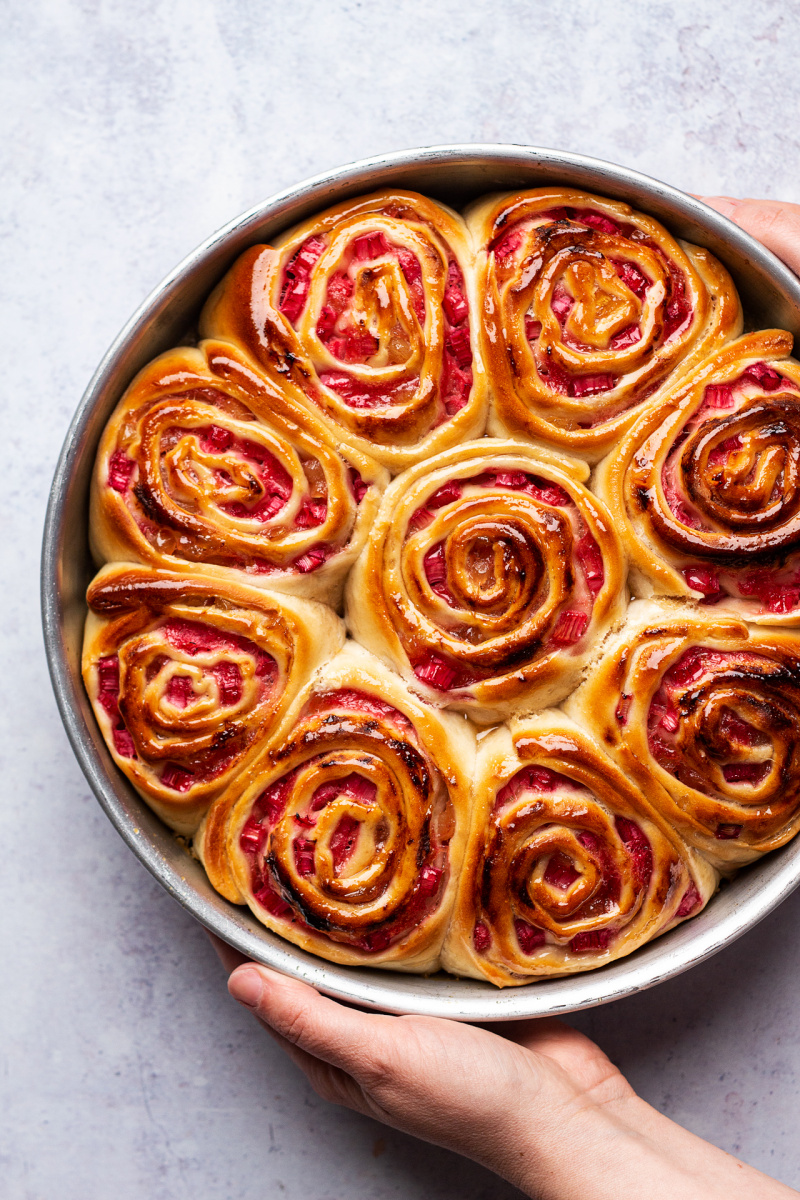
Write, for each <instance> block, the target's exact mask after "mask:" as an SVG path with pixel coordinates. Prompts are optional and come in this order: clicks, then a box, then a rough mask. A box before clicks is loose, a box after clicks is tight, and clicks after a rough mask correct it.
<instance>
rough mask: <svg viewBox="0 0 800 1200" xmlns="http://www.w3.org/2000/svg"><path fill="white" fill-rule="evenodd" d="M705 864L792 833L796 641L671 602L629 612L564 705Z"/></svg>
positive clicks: (769, 845) (798, 718)
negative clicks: (643, 792)
mask: <svg viewBox="0 0 800 1200" xmlns="http://www.w3.org/2000/svg"><path fill="white" fill-rule="evenodd" d="M564 707H565V709H566V711H568V712H569V713H570V715H571V716H573V717H574V719H575V720H576V721H579V722H580V723H581V725H583V726H584V727H585V728H588V729H590V730H592V731H593V732H594V734H595V736H596V737H597V738H598V740H600V741H601V742H602V744H603V745H604V746H605V748H606V749H607V750H608V752H609V753H611V754H613V755H614V757H615V758H616V759H617V761H618V762H619V763H620V765H621V766H622V768H623V769H624V770H625V772H626V773H627V774H628V775H629V776H630V778H632V779H634V780H636V781H638V783H639V785H640V786H641V787H642V789H643V790H645V791H646V792H647V795H648V797H649V799H650V801H651V803H652V804H653V805H654V806H655V807H657V808H658V810H659V812H661V813H663V815H664V816H665V817H666V819H667V820H668V821H669V822H670V823H671V824H673V825H674V826H676V827H677V829H678V830H679V831H680V832H681V833H682V834H683V836H684V837H685V838H686V839H687V840H689V841H690V842H692V844H693V845H695V846H696V847H697V848H698V849H699V850H700V851H701V853H702V854H704V855H705V856H706V857H707V858H708V859H709V861H711V862H713V863H714V864H716V865H717V866H719V867H721V868H723V869H727V870H729V869H730V868H732V867H736V866H740V865H742V864H744V863H747V862H751V861H752V860H753V859H755V858H758V857H759V856H760V855H762V854H764V853H766V852H767V851H769V850H774V849H776V848H777V847H778V846H782V845H783V844H784V843H785V842H787V841H789V839H790V838H792V837H794V835H795V834H796V833H797V832H798V830H800V639H798V637H797V634H795V633H793V632H792V631H786V632H785V633H783V632H781V631H779V630H774V629H770V630H767V629H762V628H758V627H752V626H751V627H748V626H747V625H745V624H744V623H743V622H742V621H737V620H736V619H734V618H731V617H728V618H724V617H721V616H719V615H718V614H717V613H715V612H713V611H708V610H705V611H704V610H702V609H699V608H695V607H693V606H691V605H689V604H686V603H680V602H678V601H661V602H658V603H657V602H656V601H643V600H642V601H636V602H635V603H634V604H632V605H631V607H630V609H629V613H628V619H627V621H626V623H625V625H624V626H623V627H622V629H621V630H620V631H619V632H618V633H617V634H615V635H612V637H611V638H610V639H609V641H608V642H607V643H606V645H605V647H604V650H603V655H602V657H601V659H600V660H599V661H598V662H597V663H596V664H595V665H594V667H593V668H592V669H591V671H590V672H589V675H588V677H587V679H586V682H585V683H584V684H582V686H581V687H580V688H579V689H578V690H577V692H575V693H574V694H573V695H572V696H571V697H570V698H569V700H568V701H567V702H566V704H565V705H564Z"/></svg>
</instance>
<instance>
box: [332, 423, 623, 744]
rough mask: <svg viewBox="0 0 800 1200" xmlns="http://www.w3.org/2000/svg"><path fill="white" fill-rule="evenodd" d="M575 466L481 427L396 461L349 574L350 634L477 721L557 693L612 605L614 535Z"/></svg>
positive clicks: (616, 588)
mask: <svg viewBox="0 0 800 1200" xmlns="http://www.w3.org/2000/svg"><path fill="white" fill-rule="evenodd" d="M585 474H586V466H585V464H584V463H582V462H576V461H574V460H570V459H568V458H566V457H565V456H564V455H558V454H554V453H552V452H550V453H548V452H546V451H543V450H540V449H537V448H535V447H532V446H530V445H529V444H528V443H524V442H515V441H512V440H510V439H506V440H500V439H494V438H483V439H480V440H478V441H475V442H468V443H465V444H464V445H462V446H459V447H457V448H456V449H453V450H448V451H445V452H444V453H442V454H439V455H437V456H436V457H435V458H433V459H431V460H430V461H429V462H427V463H421V464H420V465H419V466H417V467H412V468H411V469H410V470H409V471H406V472H405V473H404V474H403V475H402V476H400V477H398V478H397V479H395V480H394V481H393V482H392V484H391V485H390V486H389V488H388V490H387V492H386V494H385V496H384V499H383V502H382V504H381V508H380V512H379V515H378V518H377V520H376V522H375V525H374V526H373V529H372V531H371V533H370V536H369V539H368V541H367V544H366V546H365V548H364V551H363V553H362V555H361V557H360V558H359V560H358V562H357V563H356V565H355V567H354V568H353V570H352V571H351V573H350V576H349V578H348V582H347V589H346V609H347V621H348V627H349V629H350V632H351V633H352V634H353V636H354V637H355V638H356V639H357V640H358V641H360V642H361V643H362V644H363V645H366V646H368V647H369V648H370V649H371V650H372V651H373V652H374V653H376V654H378V655H380V656H381V657H383V658H385V659H386V660H387V661H389V662H391V663H392V664H393V665H394V666H395V667H396V669H397V670H399V671H400V672H401V674H402V675H403V676H404V678H405V679H406V680H407V681H408V682H409V684H410V686H412V687H413V688H414V690H415V691H418V692H419V693H420V694H421V695H423V696H425V697H426V698H427V699H428V700H430V701H431V702H432V703H437V704H441V705H447V706H448V707H454V708H458V709H461V710H463V711H464V712H467V713H469V715H470V716H471V717H473V718H474V719H475V720H477V721H479V722H482V723H486V722H491V721H494V720H501V719H503V718H504V717H506V716H509V715H511V714H512V713H515V712H521V711H530V709H531V708H533V707H534V706H540V705H542V704H546V703H554V702H557V701H558V700H561V699H563V697H564V696H565V695H566V694H567V692H569V690H570V689H571V688H572V687H574V686H575V684H576V682H577V680H578V678H579V675H580V672H581V669H582V667H583V666H584V665H585V663H586V662H587V660H588V658H589V656H590V654H591V653H592V650H593V647H594V646H595V645H596V644H597V642H598V640H599V639H601V638H602V636H603V634H604V633H605V631H606V630H607V629H608V627H609V625H610V623H611V622H612V621H613V620H615V619H617V618H618V617H619V616H620V615H621V612H622V611H623V609H624V603H625V598H624V595H623V590H622V585H623V580H624V563H623V558H622V554H621V551H620V547H619V543H618V541H617V538H616V535H615V533H614V531H613V528H612V525H611V521H610V520H609V518H608V514H607V513H606V511H605V507H604V506H603V505H602V504H601V503H600V502H599V501H598V500H597V499H596V498H595V497H594V496H593V495H592V494H591V493H590V492H588V491H587V489H586V488H585V487H583V486H582V485H581V483H580V482H579V480H580V479H581V478H583V477H584V476H585Z"/></svg>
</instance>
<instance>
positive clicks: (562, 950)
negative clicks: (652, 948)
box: [443, 710, 717, 987]
mask: <svg viewBox="0 0 800 1200" xmlns="http://www.w3.org/2000/svg"><path fill="white" fill-rule="evenodd" d="M716 881H717V876H716V873H715V872H714V870H713V869H712V868H711V867H710V866H709V864H708V863H707V862H705V861H704V860H703V859H702V858H701V857H700V856H699V855H697V854H695V853H694V851H692V850H691V849H690V848H689V847H688V846H687V845H686V844H685V843H684V842H683V841H682V839H681V838H680V837H679V836H678V835H677V834H676V833H675V832H674V831H673V830H672V829H670V827H669V826H668V825H667V823H666V822H665V821H664V820H663V819H662V818H661V817H660V816H659V815H658V814H657V813H656V812H655V811H654V810H653V809H652V808H651V807H650V805H649V804H648V803H647V800H646V799H645V796H644V794H643V793H642V791H640V790H639V788H637V787H636V785H635V784H634V783H632V782H631V781H630V780H629V779H627V778H626V777H625V775H624V774H623V773H622V771H620V769H619V768H618V767H617V766H616V765H615V764H614V763H613V762H612V761H611V760H610V759H609V758H608V756H607V755H606V754H605V753H604V752H603V750H602V749H601V748H600V746H599V745H598V744H597V743H596V742H595V741H594V740H593V739H592V738H591V737H589V736H588V735H587V734H586V733H584V732H583V731H581V730H580V729H579V728H578V727H577V726H576V725H574V724H573V722H572V721H570V720H569V718H568V717H566V716H564V714H563V713H561V712H558V711H554V710H549V711H544V712H542V713H539V714H537V715H535V716H532V717H523V718H519V719H514V720H512V721H511V722H510V723H509V725H508V726H502V727H500V728H498V729H494V730H492V732H491V733H489V734H487V735H486V737H485V738H484V739H483V740H482V741H481V744H480V746H479V749H478V758H477V763H476V768H475V797H474V810H473V817H472V827H471V830H470V837H469V843H468V847H467V853H466V858H465V861H464V869H463V871H462V873H461V880H460V885H459V891H458V899H457V901H456V908H455V911H454V914H453V919H452V921H451V924H450V929H449V932H448V935H447V941H446V943H445V948H444V954H443V963H444V966H445V967H446V969H447V970H448V971H451V972H453V973H454V974H457V975H470V976H473V977H474V978H477V979H488V980H490V981H491V982H492V983H494V984H496V985H497V986H498V987H506V986H515V985H519V984H524V983H529V982H530V981H531V980H532V979H536V978H538V977H541V976H547V975H570V974H574V973H576V972H579V971H588V970H591V969H592V968H594V967H599V966H603V965H604V964H606V963H610V962H614V961H615V960H616V959H619V958H622V957H624V956H625V955H627V954H630V953H631V952H632V951H633V950H636V949H637V948H638V947H639V946H641V945H643V944H644V943H645V942H649V941H651V940H652V939H653V938H654V937H657V936H658V935H659V934H661V933H664V932H665V930H667V929H671V928H672V927H673V926H674V925H676V924H678V923H679V922H680V921H683V920H685V919H686V918H687V917H691V916H694V915H695V914H696V913H698V912H700V910H701V909H702V908H703V906H704V905H705V904H706V902H707V901H708V899H709V897H710V896H711V895H712V893H713V891H714V889H715V887H716Z"/></svg>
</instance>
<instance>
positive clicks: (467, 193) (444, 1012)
mask: <svg viewBox="0 0 800 1200" xmlns="http://www.w3.org/2000/svg"><path fill="white" fill-rule="evenodd" d="M545 184H562V185H568V186H571V187H579V188H584V189H586V190H587V191H591V192H597V193H599V194H600V195H602V196H611V197H613V198H614V199H618V200H624V201H627V202H628V203H629V204H631V205H633V207H635V208H639V209H642V210H644V211H645V212H647V213H651V214H652V215H653V216H655V217H657V218H658V219H659V220H661V221H663V222H664V224H665V225H666V226H667V227H668V229H669V230H670V231H671V232H672V233H673V234H676V235H677V236H678V237H682V238H685V239H687V240H688V241H691V242H695V243H697V244H699V245H702V246H707V247H708V248H709V249H710V250H711V251H712V252H713V253H714V254H716V255H717V256H718V257H719V258H720V259H721V260H722V261H723V262H724V263H725V265H726V266H727V267H728V269H729V270H730V272H731V274H732V275H733V278H734V280H735V281H736V285H737V287H738V288H739V292H740V295H741V297H742V302H743V305H744V309H745V327H746V328H748V329H759V328H769V327H772V326H779V327H781V328H784V329H788V330H790V331H791V332H792V333H794V334H795V336H797V335H798V333H800V280H798V279H797V278H795V276H794V275H793V274H792V273H791V272H790V271H789V270H788V269H787V268H786V267H785V266H784V265H783V264H782V263H781V262H779V260H778V259H777V258H775V256H774V255H772V254H770V253H769V251H767V250H765V249H764V247H763V246H761V245H760V244H759V243H758V242H756V241H754V240H753V239H752V238H750V237H749V236H748V235H747V234H745V233H743V232H742V230H740V229H739V228H738V227H737V226H736V225H734V224H733V223H732V222H730V221H728V220H727V219H726V218H724V217H721V216H719V215H718V214H717V213H715V212H713V211H712V210H711V209H709V208H707V207H706V206H705V205H703V204H701V203H700V202H699V201H697V200H694V199H693V198H691V197H690V196H687V195H685V194H684V193H682V192H679V191H677V190H676V189H675V188H672V187H669V186H668V185H667V184H664V183H660V182H658V181H657V180H654V179H650V178H648V177H646V176H644V175H640V174H638V173H637V172H635V171H630V170H627V169H626V168H624V167H618V166H614V165H613V164H612V163H607V162H602V161H600V160H598V159H593V158H586V157H582V156H579V155H574V154H566V153H563V152H560V151H554V150H541V149H536V148H533V147H527V146H492V145H489V146H484V145H472V146H443V147H431V148H424V149H417V150H406V151H402V152H400V153H397V154H388V155H383V156H380V157H378V158H371V159H365V160H363V161H361V162H356V163H352V164H350V165H348V166H345V167H341V168H339V169H337V170H335V171H329V172H327V173H326V174H324V175H318V176H316V177H315V178H313V179H310V180H307V181H306V182H304V183H300V184H298V185H297V186H296V187H293V188H289V189H287V190H286V191H283V192H280V193H278V194H277V195H275V196H272V197H270V199H268V200H266V201H264V203H263V204H259V205H258V206H257V207H256V208H254V209H251V211H250V212H247V213H244V214H243V215H242V216H241V217H237V218H236V220H234V221H232V222H231V223H230V224H229V225H226V226H225V227H224V228H222V229H221V230H219V232H218V233H215V234H214V235H213V236H212V237H210V238H209V239H208V241H206V242H204V243H203V244H202V245H201V246H199V247H198V249H197V250H195V251H194V252H193V253H192V254H190V255H189V256H188V258H186V259H184V261H183V262H182V263H180V264H179V266H177V267H176V268H175V270H174V271H173V272H172V273H171V274H170V275H168V276H167V278H166V279H165V280H164V281H163V283H161V284H160V285H159V286H158V287H157V288H156V289H155V291H154V292H153V293H152V294H151V295H150V296H149V297H148V298H147V300H145V302H144V303H143V304H142V306H141V307H140V308H139V309H138V311H137V312H136V313H134V315H133V317H132V318H131V320H130V321H129V322H128V324H127V325H126V326H125V328H124V329H123V330H122V332H121V333H120V335H119V337H118V338H117V339H116V341H115V342H114V344H113V345H112V346H111V348H110V349H109V351H108V353H107V354H106V356H105V358H104V359H103V361H102V362H101V363H100V366H99V367H98V369H97V372H96V374H95V376H94V378H93V379H92V380H91V382H90V384H89V386H88V388H87V389H86V393H85V395H84V397H83V399H82V400H81V403H80V405H79V407H78V410H77V412H76V413H75V417H74V419H73V421H72V424H71V426H70V428H69V432H68V433H67V437H66V441H65V443H64V447H63V450H62V452H61V457H60V458H59V461H58V466H57V468H56V472H55V478H54V480H53V486H52V491H51V494H50V503H49V506H48V510H47V519H46V524H45V533H44V548H43V555H42V610H43V622H44V638H45V646H46V651H47V658H48V663H49V667H50V673H51V677H52V681H53V688H54V690H55V694H56V700H57V702H58V707H59V710H60V712H61V717H62V720H63V722H64V725H65V727H66V730H67V734H68V736H69V739H70V742H71V743H72V747H73V749H74V751H75V754H76V756H77V759H78V761H79V763H80V765H81V767H82V768H83V771H84V773H85V775H86V778H87V779H88V781H89V784H90V785H91V787H92V790H93V791H94V793H95V795H96V796H97V799H98V800H99V802H100V804H101V805H102V806H103V808H104V809H105V811H106V813H107V815H108V817H109V819H110V820H111V821H112V822H113V824H114V825H115V826H116V828H117V830H118V831H119V833H120V834H121V836H122V837H123V838H124V840H125V841H126V842H127V844H128V845H129V846H130V848H131V850H133V852H134V854H136V855H137V857H138V858H139V859H140V860H141V862H142V863H143V864H144V865H145V866H146V867H147V869H148V870H149V871H150V872H151V873H152V874H153V875H154V876H155V877H156V879H157V880H158V881H159V882H160V883H161V884H163V886H164V887H165V888H166V889H167V891H168V892H169V893H170V894H171V895H172V896H174V897H175V899H176V900H177V901H178V902H179V903H180V904H182V905H183V906H184V907H185V908H186V909H188V911H189V912H190V913H192V914H193V915H194V916H195V917H196V918H197V919H198V920H199V921H202V923H203V924H204V925H205V926H207V927H208V928H209V929H211V930H213V931H214V933H216V934H218V935H219V936H220V937H222V938H224V939H225V941H227V942H229V943H230V944H231V945H233V946H235V947H236V948H237V949H238V950H240V951H242V952H243V953H244V954H246V955H248V956H249V957H250V958H253V959H256V960H258V961H259V962H262V963H265V964H267V965H268V966H271V967H275V968H276V969H277V970H279V971H283V972H285V973H287V974H289V975H295V976H297V977H299V978H301V979H305V980H307V981H308V982H309V983H312V984H313V985H314V986H315V987H318V988H319V989H320V990H321V991H323V992H326V993H328V994H329V995H332V996H337V997H340V998H342V999H344V1000H348V1001H351V1002H353V1003H355V1004H358V1005H361V1006H363V1007H366V1008H374V1009H382V1010H384V1011H386V1012H394V1013H426V1014H429V1015H433V1016H443V1017H452V1018H456V1019H460V1020H470V1021H502V1020H512V1019H518V1018H520V1017H532V1016H544V1015H547V1014H551V1015H552V1014H557V1013H566V1012H571V1011H574V1010H575V1009H581V1008H590V1007H592V1006H593V1005H597V1004H603V1003H605V1002H606V1001H609V1000H616V999H619V998H620V997H623V996H628V995H631V994H632V993H634V992H638V991H640V990H642V989H643V988H648V987H653V986H654V985H655V984H657V983H660V982H661V981H662V980H664V979H669V978H671V977H672V976H674V975H677V974H679V973H680V972H681V971H686V970H688V968H689V967H691V966H694V964H695V963H699V962H702V961H703V960H704V959H706V958H709V957H710V956H711V955H712V954H715V953H716V952H717V951H718V950H721V949H722V948H723V946H727V945H729V944H730V943H731V942H733V941H734V940H735V939H736V938H737V937H739V936H740V935H741V934H743V933H745V932H746V931H747V930H748V929H751V928H752V927H753V926H754V925H755V924H756V923H757V922H758V921H760V920H761V919H762V918H763V917H765V916H766V915H767V914H768V913H769V912H771V911H772V909H774V908H775V907H776V905H778V904H780V902H781V901H782V900H783V899H784V898H785V897H786V896H788V895H789V893H790V892H791V891H792V890H793V889H794V888H795V887H796V886H797V885H798V883H800V838H796V839H795V841H794V842H790V843H789V844H788V845H787V846H784V847H783V849H781V850H779V851H776V852H775V853H772V854H768V855H767V856H766V857H765V858H764V859H762V860H761V861H760V862H758V863H754V864H752V865H751V866H749V867H747V868H745V869H744V870H742V871H740V872H739V874H738V875H737V876H736V877H735V878H734V879H733V880H732V881H731V882H729V883H724V884H723V886H722V889H721V891H720V892H719V893H718V894H717V895H716V896H715V897H714V898H713V899H712V901H711V902H710V904H709V905H708V907H707V908H706V909H705V910H704V911H703V912H702V913H701V914H700V915H699V916H698V917H695V918H694V919H692V920H691V921H687V922H686V923H684V924H683V925H681V926H679V927H678V928H677V929H674V930H673V931H672V932H670V933H668V934H666V935H665V936H663V937H660V938H658V939H656V940H655V941H654V942H651V943H650V944H649V945H646V946H644V947H642V948H641V949H640V950H637V951H636V952H635V953H634V954H632V955H630V956H629V957H628V958H623V959H621V960H619V961H617V962H615V963H611V964H609V965H608V966H606V967H601V968H599V969H597V970H594V971H589V972H587V973H586V974H584V975H575V976H571V977H569V978H563V979H549V980H542V981H541V982H536V983H531V984H527V985H526V986H524V987H519V988H506V989H503V990H498V989H497V988H495V987H494V986H492V985H491V984H488V983H481V982H478V981H476V980H472V979H469V980H467V979H456V978H453V977H451V976H447V975H444V974H438V975H434V976H430V977H423V976H418V975H405V974H402V973H400V972H395V971H381V970H374V969H369V968H356V967H343V966H336V965H334V964H332V963H328V962H325V961H323V960H322V959H319V958H315V957H313V956H312V955H310V954H306V953H304V952H303V951H302V950H299V949H296V948H295V947H294V946H292V945H290V944H289V943H288V942H285V941H283V940H282V939H281V938H279V937H277V936H276V935H275V934H272V933H270V932H269V931H268V930H267V929H265V928H264V927H263V926H262V925H260V924H259V923H258V922H257V921H256V920H255V918H254V917H253V916H252V915H251V914H250V912H249V910H248V909H243V908H237V907H235V906H234V905H231V904H229V903H228V902H227V901H226V900H224V899H223V898H222V897H221V896H219V895H217V893H216V892H215V891H214V890H213V888H212V887H211V885H210V883H209V882H208V880H207V879H206V876H205V873H204V871H203V869H202V868H201V867H200V865H199V864H198V863H197V862H195V861H194V859H192V858H191V857H190V856H189V854H188V853H187V851H186V849H185V848H184V846H183V845H181V843H180V842H179V841H178V840H177V839H176V838H175V837H174V835H173V834H172V833H171V832H170V831H169V830H168V829H167V828H166V827H165V826H164V825H162V824H161V822H160V821H159V820H158V818H157V817H156V816H154V815H153V813H151V812H150V810H149V809H148V808H147V806H146V805H145V804H144V802H143V801H142V800H141V799H140V798H139V796H138V795H137V794H136V793H135V792H134V791H133V789H132V788H131V787H130V785H129V784H128V782H127V780H126V779H125V778H124V776H123V775H122V774H121V773H120V772H119V771H118V770H117V768H116V767H115V766H114V763H113V762H112V760H111V757H110V755H109V753H108V751H107V750H106V747H105V744H104V742H103V739H102V737H101V735H100V732H99V730H98V728H97V725H96V724H95V721H94V717H93V715H92V710H91V707H90V705H89V701H88V698H87V696H86V693H85V692H84V689H83V684H82V681H81V674H80V651H81V642H82V637H83V622H84V617H85V613H86V605H85V600H84V595H85V591H86V586H87V583H88V582H89V580H90V578H91V576H92V574H93V565H92V562H91V558H90V554H89V546H88V494H89V480H90V476H91V471H92V466H93V463H94V458H95V452H96V448H97V443H98V440H99V437H100V434H101V432H102V430H103V427H104V425H105V423H106V421H107V420H108V417H109V415H110V414H111V411H112V409H113V408H114V406H115V405H116V403H117V401H118V400H119V398H120V396H121V395H122V393H123V392H124V390H125V388H126V387H127V386H128V384H129V383H130V381H131V379H132V378H133V376H134V375H135V374H136V372H137V371H138V370H139V369H140V368H141V367H143V366H144V365H145V363H147V362H148V361H149V360H150V359H151V358H153V357H154V356H155V355H156V354H159V353H161V351H163V350H166V349H168V348H169V347H171V346H174V345H177V344H180V343H181V342H186V340H187V339H191V338H192V333H193V329H194V326H195V322H196V320H197V316H198V314H199V312H200V308H201V307H202V304H203V301H204V300H205V298H206V297H207V296H208V294H209V292H210V291H211V289H212V288H213V286H214V285H215V284H216V283H217V281H218V280H219V279H220V278H221V277H222V275H224V273H225V272H226V270H227V269H228V267H229V266H230V265H231V263H232V262H233V261H234V259H235V258H237V256H238V255H239V254H240V253H241V252H242V251H243V250H245V249H246V248H247V247H248V246H250V245H252V244H254V243H255V242H263V241H269V240H270V239H271V238H273V237H274V236H275V235H277V234H278V233H280V232H281V230H283V229H285V228H287V227H288V226H290V225H294V224H295V223H296V222H298V221H300V220H302V219H303V218H304V217H307V216H309V215H311V214H312V213H315V212H318V211H320V210H321V209H323V208H326V207H328V206H329V205H331V204H335V203H337V202H338V201H340V200H345V199H347V198H348V197H350V196H356V195H359V194H362V193H365V192H370V191H375V190H376V189H378V188H386V187H403V188H411V189H413V190H415V191H420V192H424V193H425V194H426V195H429V196H432V197H434V198H436V199H440V200H443V201H445V202H447V203H449V204H451V205H453V206H454V207H456V208H461V207H463V205H465V204H466V203H468V202H469V201H471V200H473V199H474V198H475V197H477V196H480V195H483V194H484V193H486V192H492V191H505V190H511V189H517V188H529V187H540V186H543V185H545Z"/></svg>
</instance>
